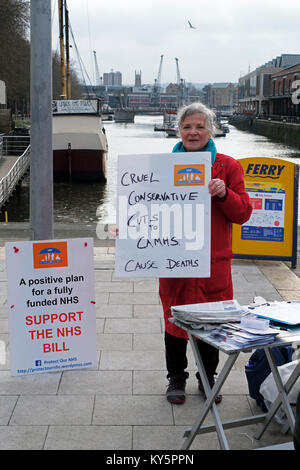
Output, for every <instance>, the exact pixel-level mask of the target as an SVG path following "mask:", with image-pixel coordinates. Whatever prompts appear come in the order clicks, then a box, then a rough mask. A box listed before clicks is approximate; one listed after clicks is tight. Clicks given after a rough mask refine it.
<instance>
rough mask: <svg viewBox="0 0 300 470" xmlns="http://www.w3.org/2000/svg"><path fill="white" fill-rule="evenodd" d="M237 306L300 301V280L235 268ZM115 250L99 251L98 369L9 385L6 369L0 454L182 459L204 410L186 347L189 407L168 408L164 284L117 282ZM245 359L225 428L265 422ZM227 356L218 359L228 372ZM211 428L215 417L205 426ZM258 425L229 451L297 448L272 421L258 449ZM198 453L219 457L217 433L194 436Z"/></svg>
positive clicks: (0, 309) (223, 408) (1, 320)
mask: <svg viewBox="0 0 300 470" xmlns="http://www.w3.org/2000/svg"><path fill="white" fill-rule="evenodd" d="M232 266H233V280H234V290H235V297H236V298H237V299H238V300H239V302H240V303H241V304H247V303H249V302H251V301H252V300H253V297H254V296H257V295H261V296H263V297H265V298H266V299H267V300H275V299H277V300H281V299H286V300H291V299H299V298H300V279H299V278H298V277H297V276H296V275H295V274H294V273H293V272H292V271H291V270H290V269H289V268H288V267H287V266H286V264H284V263H281V262H263V261H262V262H253V261H241V260H239V261H237V260H234V261H233V264H232ZM113 267H114V248H112V247H95V281H96V282H95V287H96V302H97V335H98V354H99V362H98V367H97V368H95V369H93V370H87V369H86V370H78V371H65V372H62V373H61V372H59V373H56V372H54V373H48V374H39V375H35V376H23V377H17V378H16V377H11V375H10V370H9V352H8V351H7V355H6V362H5V364H0V449H106V450H121V449H122V450H143V449H146V450H158V449H163V450H179V449H180V447H181V445H182V442H183V433H184V431H185V429H186V428H187V427H189V426H191V425H192V424H193V421H194V419H195V414H196V413H197V410H198V408H199V406H201V404H202V403H203V398H202V397H201V396H200V395H199V394H198V392H197V382H196V379H195V377H194V374H195V364H194V360H193V356H192V353H191V350H190V346H189V352H188V354H189V371H190V378H189V380H188V384H187V400H186V403H185V404H184V405H180V406H178V405H177V406H175V405H171V404H169V403H168V402H167V401H166V398H165V390H166V384H167V381H166V370H165V362H164V343H163V320H162V309H161V305H160V301H159V297H158V290H157V280H145V279H138V280H130V279H126V280H124V279H116V278H115V276H114V271H113ZM7 314H8V312H7V304H6V275H5V266H4V247H1V248H0V340H2V341H5V343H6V348H7V349H8V343H9V335H8V319H7ZM249 355H250V354H249V353H248V354H242V355H240V357H239V359H238V360H237V362H236V364H235V366H234V369H233V370H232V372H231V374H230V375H229V377H228V380H227V382H226V384H224V388H223V390H222V393H223V402H222V403H221V404H220V405H218V409H219V411H220V415H221V417H222V418H223V419H232V418H237V417H243V416H248V415H249V414H257V413H260V412H261V410H260V409H259V408H258V407H257V405H256V403H255V401H254V400H252V399H251V398H250V397H249V395H248V386H247V382H246V378H245V373H244V365H245V363H246V362H247V359H248V357H249ZM224 359H225V357H224V356H222V355H221V361H220V362H221V364H222V363H223V362H224ZM205 423H206V424H209V423H212V418H211V417H210V416H209V417H208V418H207V420H206V422H205ZM255 429H256V425H252V426H248V427H243V428H235V429H231V430H228V431H226V435H227V437H228V440H229V444H230V446H231V448H232V449H236V450H243V449H251V448H257V447H260V446H267V445H271V444H276V443H282V442H286V441H290V440H291V435H290V434H288V435H283V434H282V433H281V428H280V426H279V425H278V424H277V423H276V422H274V423H272V425H271V426H270V427H269V428H268V430H267V431H266V432H265V434H264V436H263V438H262V439H261V440H260V441H256V440H255V439H254V437H253V435H254V431H255ZM193 449H207V450H216V449H219V443H218V439H217V436H216V433H210V434H204V435H201V436H196V438H195V440H194V442H193V445H192V447H191V450H193Z"/></svg>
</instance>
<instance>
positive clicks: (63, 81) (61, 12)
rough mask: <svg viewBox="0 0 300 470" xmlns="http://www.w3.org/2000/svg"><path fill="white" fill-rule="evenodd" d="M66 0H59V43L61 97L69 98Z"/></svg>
mask: <svg viewBox="0 0 300 470" xmlns="http://www.w3.org/2000/svg"><path fill="white" fill-rule="evenodd" d="M63 2H64V0H58V21H59V43H60V74H61V98H62V99H64V100H65V99H66V98H67V88H66V66H65V50H64V24H63V23H64V22H63V17H64V9H63Z"/></svg>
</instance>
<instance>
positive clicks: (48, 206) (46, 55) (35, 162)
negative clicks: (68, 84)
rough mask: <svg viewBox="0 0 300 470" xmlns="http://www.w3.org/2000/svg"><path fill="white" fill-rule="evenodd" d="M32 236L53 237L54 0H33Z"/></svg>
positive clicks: (31, 25)
mask: <svg viewBox="0 0 300 470" xmlns="http://www.w3.org/2000/svg"><path fill="white" fill-rule="evenodd" d="M30 8H31V15H30V16H31V19H30V35H31V41H30V43H31V52H30V56H31V57H30V67H31V72H30V135H31V146H30V148H31V150H30V239H31V240H47V239H52V238H53V156H52V47H51V0H31V2H30Z"/></svg>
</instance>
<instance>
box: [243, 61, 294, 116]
mask: <svg viewBox="0 0 300 470" xmlns="http://www.w3.org/2000/svg"><path fill="white" fill-rule="evenodd" d="M298 63H300V54H282V55H281V56H278V57H276V58H275V59H273V60H271V61H269V62H267V63H266V64H264V65H262V66H260V67H258V68H257V69H255V70H253V71H252V72H249V73H248V74H246V75H244V76H243V77H240V78H239V83H238V109H239V112H240V113H249V114H263V115H265V114H270V99H269V97H270V96H271V95H272V88H271V87H272V86H273V85H272V80H273V79H272V77H273V75H274V74H275V75H276V74H277V73H280V72H281V71H283V70H285V69H287V68H289V67H293V66H295V65H296V64H298Z"/></svg>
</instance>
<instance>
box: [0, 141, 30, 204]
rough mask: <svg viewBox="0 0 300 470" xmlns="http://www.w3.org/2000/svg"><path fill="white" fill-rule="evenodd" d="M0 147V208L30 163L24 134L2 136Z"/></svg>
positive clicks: (28, 146) (28, 149)
mask: <svg viewBox="0 0 300 470" xmlns="http://www.w3.org/2000/svg"><path fill="white" fill-rule="evenodd" d="M0 140H2V144H1V146H0V148H1V149H2V153H0V208H1V207H2V206H3V205H4V204H5V203H6V202H7V201H8V199H9V198H10V196H11V194H12V192H13V191H14V189H15V188H16V186H17V184H18V183H19V182H20V180H21V179H22V178H23V176H24V175H25V173H26V172H27V170H28V169H29V165H30V145H28V139H26V140H25V139H24V136H2V138H1V139H0Z"/></svg>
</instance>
